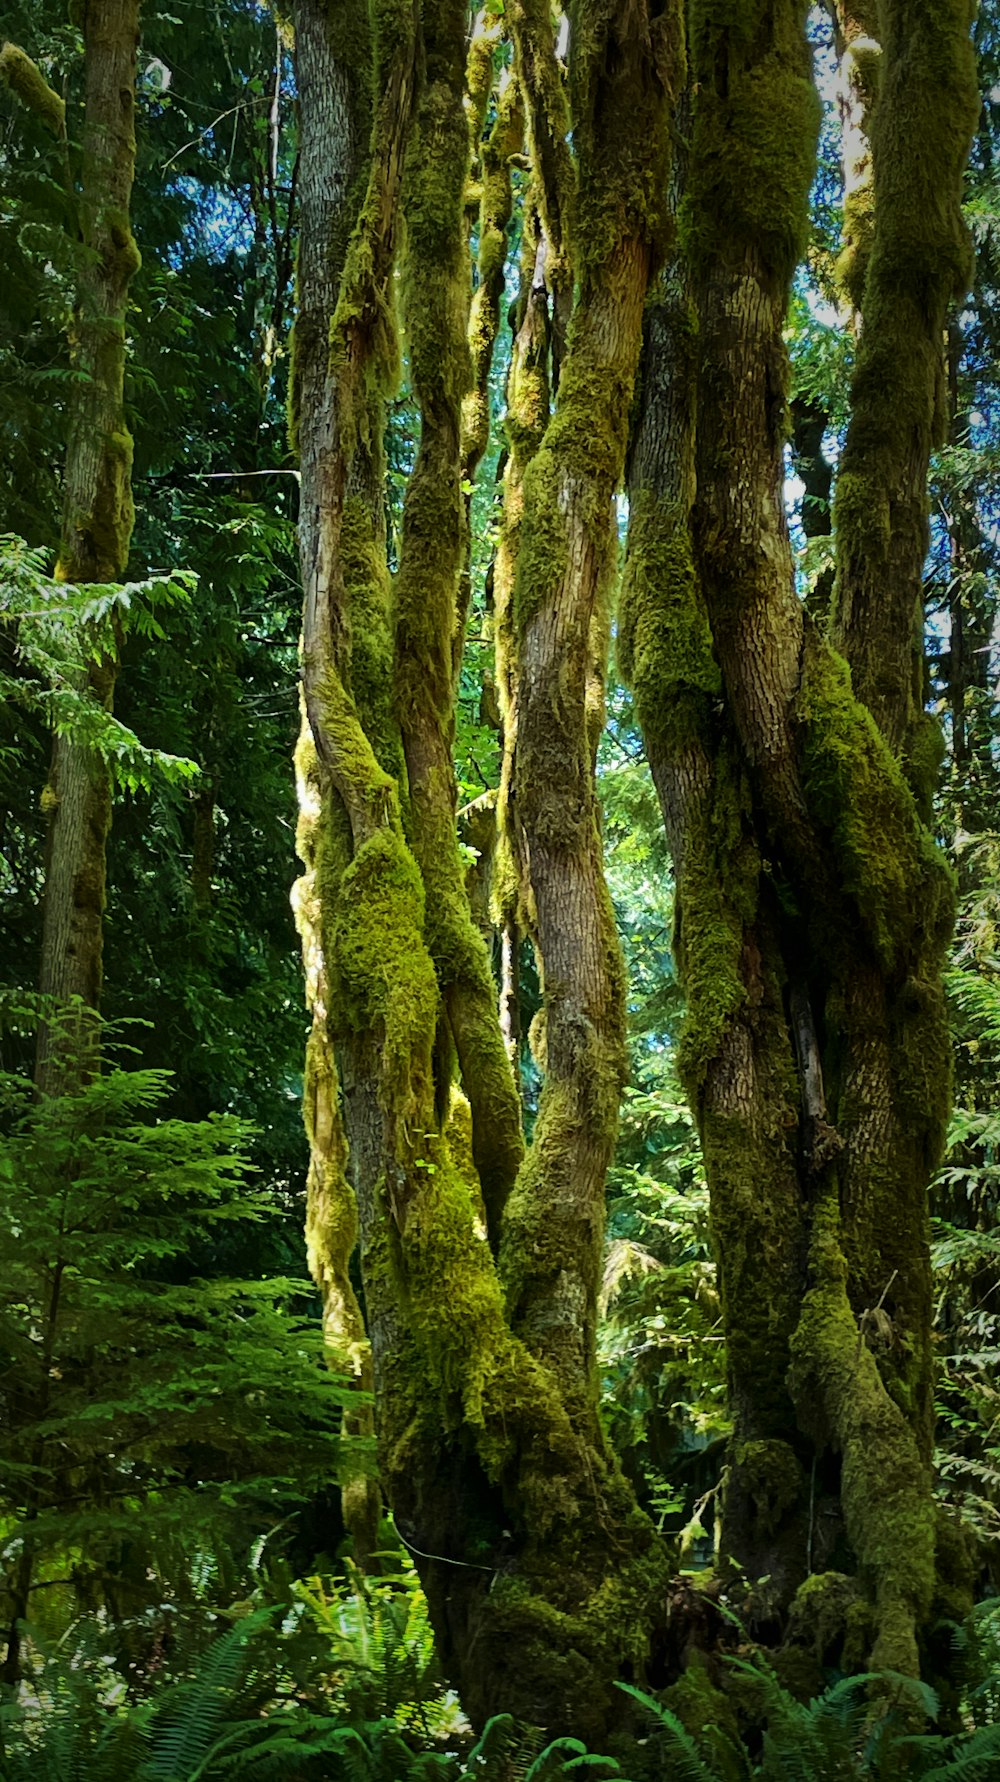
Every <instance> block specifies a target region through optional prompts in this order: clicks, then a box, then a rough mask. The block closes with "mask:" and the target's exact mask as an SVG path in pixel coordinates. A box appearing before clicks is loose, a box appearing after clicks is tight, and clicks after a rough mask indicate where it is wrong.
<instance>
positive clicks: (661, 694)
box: [618, 490, 722, 748]
mask: <svg viewBox="0 0 1000 1782" xmlns="http://www.w3.org/2000/svg"><path fill="white" fill-rule="evenodd" d="M618 656H619V662H620V664H621V669H622V673H623V675H624V677H625V679H626V680H627V682H628V684H629V685H630V686H631V687H632V688H633V690H634V692H635V697H636V712H637V715H638V718H639V722H640V724H641V726H642V732H643V736H644V737H645V738H646V739H647V742H648V743H650V744H651V745H652V746H653V747H654V748H656V747H657V746H660V747H663V748H671V747H680V746H682V745H683V744H684V743H685V742H686V741H687V740H688V739H689V738H690V736H691V735H692V734H697V733H698V731H699V730H700V729H701V727H702V722H703V720H702V716H701V714H702V712H703V710H704V702H705V699H706V698H718V696H719V695H720V694H721V691H722V680H721V676H720V674H719V667H718V664H717V662H716V660H715V655H714V652H713V648H712V634H711V629H710V627H709V623H708V614H707V613H706V611H705V605H704V601H703V599H702V597H701V589H700V586H699V582H698V573H697V570H696V568H695V563H694V555H693V551H692V546H691V537H690V533H689V530H688V526H687V519H686V515H685V514H684V512H683V510H682V509H681V508H680V507H679V505H678V504H676V503H674V502H671V501H669V500H658V499H657V498H656V496H655V495H654V494H653V492H652V491H651V490H641V491H639V492H637V494H636V495H635V496H634V498H633V499H632V502H631V506H630V512H629V544H628V559H627V562H626V567H625V575H624V578H623V582H622V591H621V601H620V609H619V628H618Z"/></svg>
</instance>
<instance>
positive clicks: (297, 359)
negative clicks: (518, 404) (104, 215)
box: [291, 0, 380, 1569]
mask: <svg viewBox="0 0 1000 1782" xmlns="http://www.w3.org/2000/svg"><path fill="white" fill-rule="evenodd" d="M369 38H370V26H369V19H368V9H367V6H366V5H365V4H363V0H359V3H357V4H355V5H353V6H333V5H331V4H329V3H328V0H298V4H297V6H296V9H295V70H296V81H297V86H298V94H299V107H300V115H301V117H302V118H303V120H304V121H305V125H306V127H305V128H303V130H302V141H301V152H300V157H299V179H298V193H299V219H300V221H299V237H300V244H299V257H298V268H297V280H296V297H297V314H296V321H295V332H294V340H293V385H292V402H291V409H292V417H291V418H292V434H293V440H294V443H296V444H297V445H298V448H299V453H300V462H301V480H300V487H301V503H300V511H299V548H300V554H301V561H302V566H303V577H304V580H305V581H306V585H307V586H309V587H310V588H311V586H312V583H313V582H314V581H315V579H316V578H318V577H321V576H322V575H324V573H326V570H325V566H326V564H327V563H328V562H329V558H330V552H331V546H330V544H329V542H328V539H327V536H326V532H327V525H328V521H327V515H328V513H329V510H330V507H331V506H332V504H333V502H334V501H335V500H336V498H337V497H336V487H335V483H334V482H333V481H332V479H334V478H335V477H336V475H337V454H336V441H337V415H336V409H335V394H334V388H335V387H334V382H333V379H332V376H331V369H330V363H329V359H330V325H331V323H332V320H333V315H334V311H335V309H336V306H337V293H338V290H339V286H340V279H341V275H342V273H343V268H344V259H345V255H346V251H347V242H348V238H349V236H350V233H351V229H352V227H353V222H354V216H355V214H356V210H357V199H358V191H359V189H363V180H364V175H365V170H366V162H367V153H368V137H369V133H370V129H371V90H370V80H366V79H364V78H363V71H364V68H365V61H366V52H367V51H368V50H369ZM351 52H353V55H352V53H351ZM352 71H353V72H354V78H353V79H352V78H351V76H352ZM379 497H380V492H376V501H377V500H378V499H379ZM358 499H360V500H363V499H364V498H363V494H359V495H358ZM375 522H377V514H376V516H375ZM333 548H336V547H333ZM296 774H297V782H298V801H299V822H298V829H297V834H296V846H297V848H298V852H299V855H300V858H301V860H302V863H303V867H304V869H305V870H304V872H303V875H302V877H301V878H300V879H299V881H298V883H297V884H296V886H295V890H294V895H293V903H294V907H295V917H296V923H297V926H298V929H299V934H300V938H301V941H302V960H303V969H304V974H305V982H306V999H307V1004H308V1007H309V1012H310V1015H311V1018H312V1024H311V1030H310V1035H309V1040H308V1044H307V1051H306V1070H305V1086H304V1096H303V1111H304V1116H305V1125H306V1133H307V1137H308V1140H309V1174H308V1179H307V1184H306V1240H307V1251H308V1259H309V1267H310V1270H311V1272H312V1275H313V1278H314V1279H315V1281H316V1283H317V1285H318V1286H319V1288H320V1291H321V1293H322V1295H323V1324H324V1334H325V1338H326V1344H327V1349H328V1352H329V1355H330V1358H331V1361H332V1362H333V1363H334V1364H335V1365H338V1366H339V1367H341V1368H343V1369H345V1370H347V1371H348V1372H349V1373H352V1374H353V1376H354V1378H355V1379H356V1381H357V1384H358V1387H359V1389H360V1391H361V1393H363V1394H365V1395H366V1399H367V1395H369V1394H370V1393H371V1391H372V1387H373V1376H372V1360H371V1348H370V1345H369V1342H368V1339H367V1334H366V1331H365V1324H364V1317H363V1314H362V1311H361V1307H360V1305H359V1303H358V1298H357V1294H356V1293H355V1290H354V1285H353V1283H352V1281H351V1274H350V1263H351V1255H352V1252H353V1250H354V1246H355V1244H356V1243H357V1235H358V1219H357V1205H356V1200H355V1194H354V1190H353V1187H352V1185H351V1183H350V1181H349V1178H348V1174H347V1156H348V1148H347V1137H346V1123H345V1117H344V1113H343V1111H342V1108H341V1105H340V1099H339V1082H338V1075H337V1065H336V1059H335V1055H334V1038H335V1034H336V1014H335V1011H334V1010H333V1009H332V1008H331V1002H330V979H329V973H328V971H327V965H326V957H325V951H324V937H323V924H322V907H321V901H320V893H319V875H320V873H321V872H322V870H323V865H324V853H326V854H327V855H328V854H329V851H330V849H331V846H333V845H335V844H334V843H333V841H332V837H331V836H330V835H329V832H331V831H332V832H334V834H336V832H337V831H338V830H340V831H342V829H343V822H344V819H343V812H342V806H341V804H340V801H339V798H338V795H337V792H336V790H335V788H334V787H333V785H332V783H331V780H330V776H329V773H328V772H325V771H324V770H323V767H322V765H321V762H320V758H319V756H318V754H317V751H316V747H315V744H314V741H313V736H312V731H311V729H310V724H309V719H308V716H307V714H306V713H305V711H303V716H302V728H301V732H300V736H299V744H298V748H297V751H296ZM348 1427H349V1429H350V1431H351V1433H353V1434H355V1435H368V1436H370V1435H371V1434H372V1431H373V1427H374V1424H373V1415H372V1410H371V1406H370V1403H368V1402H366V1400H363V1401H362V1402H361V1404H360V1407H359V1410H358V1411H357V1413H354V1414H352V1415H351V1416H350V1417H349V1418H348ZM341 1501H342V1506H343V1513H344V1525H345V1527H346V1529H347V1531H348V1533H349V1534H350V1535H351V1537H352V1541H353V1547H354V1558H355V1560H356V1562H357V1563H358V1564H359V1565H361V1566H362V1567H363V1568H366V1569H367V1568H369V1567H370V1566H371V1565H372V1564H373V1555H374V1553H375V1552H376V1550H377V1547H378V1525H379V1514H380V1496H379V1489H378V1485H377V1482H376V1480H375V1479H374V1478H372V1477H369V1476H365V1475H359V1476H358V1477H356V1478H352V1479H348V1480H347V1481H346V1482H345V1484H344V1486H343V1488H342V1491H341Z"/></svg>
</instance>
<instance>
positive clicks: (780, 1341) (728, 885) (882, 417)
mask: <svg viewBox="0 0 1000 1782" xmlns="http://www.w3.org/2000/svg"><path fill="white" fill-rule="evenodd" d="M804 14H805V7H804V6H802V5H799V4H797V3H796V0H785V3H784V4H780V5H778V6H777V7H774V6H764V5H756V4H748V5H746V6H745V7H744V8H743V9H742V16H741V18H740V22H739V27H738V28H737V26H736V24H735V23H734V24H732V25H731V26H728V27H727V26H726V25H725V24H724V23H722V22H720V20H719V18H718V15H717V11H716V9H714V8H710V7H708V6H707V5H706V6H705V7H701V6H695V8H694V10H693V40H692V47H693V62H694V65H693V70H692V72H693V75H694V79H695V82H696V94H695V99H694V113H693V132H692V139H691V140H692V148H691V160H690V166H689V170H688V177H687V182H686V192H685V196H684V201H683V208H682V220H683V223H684V244H685V248H686V263H685V264H684V265H681V266H679V267H678V269H677V270H676V272H675V275H674V277H673V280H672V285H671V286H669V287H668V289H667V290H666V292H665V293H664V297H663V301H662V303H661V305H660V306H659V307H658V308H657V310H656V311H655V312H654V314H653V317H652V318H651V321H650V325H649V328H648V331H647V347H646V353H647V364H646V366H645V367H644V374H643V386H642V387H643V405H642V409H641V412H640V416H639V421H638V428H637V439H636V447H635V450H634V453H633V467H632V525H631V535H630V549H629V559H630V560H629V567H628V571H627V585H626V590H625V596H624V607H623V618H622V632H623V643H624V659H625V664H626V667H627V669H628V671H629V673H630V675H631V677H632V681H633V684H634V686H635V690H636V698H637V704H638V708H639V713H640V718H641V721H642V723H643V727H644V730H645V733H646V737H647V744H648V747H649V751H650V758H651V762H652V764H653V771H654V778H655V779H656V782H657V786H658V789H659V791H660V796H661V801H662V804H663V808H664V816H665V821H666V824H667V828H668V833H669V836H670V841H671V847H672V850H673V853H674V859H675V864H676V870H677V895H678V932H679V949H678V962H679V965H680V968H681V972H682V976H683V979H684V983H685V989H686V992H687V997H688V1023H687V1030H686V1034H685V1039H684V1044H683V1052H682V1056H683V1064H684V1071H685V1078H686V1082H687V1084H688V1088H689V1092H690V1094H691V1097H692V1102H693V1105H694V1107H695V1110H696V1113H697V1117H698V1122H699V1128H700V1131H701V1134H702V1141H703V1146H704V1150H705V1160H706V1167H707V1171H708V1177H709V1185H710V1190H711V1198H712V1220H713V1229H714V1234H715V1244H716V1249H717V1256H718V1263H719V1270H720V1281H721V1289H722V1299H723V1307H724V1314H725V1322H726V1333H727V1342H728V1355H729V1371H730V1390H731V1396H732V1410H733V1418H734V1434H733V1439H732V1444H731V1450H730V1467H729V1471H728V1475H727V1480H728V1482H727V1490H726V1503H725V1517H724V1531H723V1538H724V1544H725V1547H726V1550H727V1552H728V1553H729V1555H730V1556H731V1557H733V1558H735V1559H736V1560H737V1561H739V1562H740V1563H741V1564H742V1565H743V1566H744V1567H745V1568H746V1571H747V1573H748V1575H749V1580H750V1582H751V1584H753V1583H754V1581H755V1580H756V1579H758V1578H762V1579H765V1578H766V1587H764V1585H762V1586H760V1587H758V1589H757V1591H756V1594H755V1607H756V1611H757V1613H758V1615H761V1616H763V1617H764V1618H765V1619H766V1618H767V1617H768V1615H769V1614H771V1613H778V1612H781V1611H782V1610H783V1609H784V1608H785V1607H786V1606H787V1605H788V1603H789V1601H790V1598H791V1596H792V1594H793V1593H794V1592H795V1590H796V1588H797V1587H799V1586H807V1593H806V1594H804V1595H803V1597H802V1598H801V1599H800V1604H799V1610H800V1613H804V1612H805V1607H806V1605H807V1604H808V1603H812V1604H813V1605H814V1606H815V1602H816V1600H817V1595H818V1594H819V1591H820V1590H821V1588H822V1587H821V1586H819V1585H818V1580H817V1579H816V1577H815V1576H814V1574H820V1573H826V1572H829V1571H830V1570H832V1569H833V1568H834V1567H835V1566H836V1567H838V1568H840V1569H842V1568H843V1566H844V1564H845V1562H847V1561H848V1557H849V1556H850V1558H849V1563H850V1565H851V1567H853V1569H854V1570H855V1571H856V1572H857V1574H858V1577H859V1580H860V1583H861V1585H862V1587H863V1589H864V1592H865V1595H866V1598H867V1600H868V1602H869V1604H870V1614H871V1623H872V1635H873V1646H872V1662H873V1663H874V1664H876V1665H882V1666H887V1667H891V1668H895V1669H900V1670H908V1671H911V1672H913V1671H915V1670H916V1669H917V1663H918V1657H917V1643H916V1638H917V1633H918V1631H919V1629H920V1628H921V1627H922V1626H923V1625H924V1624H925V1622H926V1619H927V1616H928V1613H929V1610H930V1606H931V1600H932V1597H933V1593H934V1588H935V1571H934V1567H935V1551H934V1548H935V1528H934V1513H933V1504H932V1499H931V1492H930V1472H929V1459H930V1441H931V1406H932V1394H931V1372H930V1299H929V1279H930V1276H929V1258H928V1233H927V1211H926V1190H927V1182H928V1177H929V1173H930V1171H931V1170H932V1169H933V1167H934V1166H935V1163H936V1161H937V1158H938V1156H939V1154H940V1147H941V1144H942V1142H943V1134H944V1121H945V1117H946V1113H947V1103H948V1091H949V1067H948V1044H947V1027H946V1022H945V1018H944V1009H943V1000H942V995H941V985H940V969H941V964H942V960H943V956H944V950H945V947H946V944H947V938H948V934H949V931H950V922H951V907H952V899H951V892H950V886H949V881H948V875H947V871H946V869H945V867H944V865H943V863H942V862H941V861H940V859H939V857H938V855H937V852H936V849H935V847H934V843H933V838H932V835H931V833H930V831H929V829H928V828H927V826H926V825H927V822H928V820H929V815H930V813H929V793H930V784H931V779H932V774H933V760H934V758H935V757H934V752H933V751H934V745H933V743H932V742H931V740H930V736H929V729H930V728H932V727H931V726H930V720H928V719H927V718H926V717H925V715H924V713H923V710H922V701H921V695H922V679H921V674H920V663H919V648H920V631H919V617H918V612H917V602H918V598H919V593H920V574H921V567H922V559H923V554H924V549H925V542H926V477H927V467H928V456H929V451H930V445H931V439H932V426H933V415H934V408H935V400H936V391H937V389H938V387H939V383H940V377H941V342H942V331H943V325H944V314H945V304H946V302H947V299H948V297H949V296H950V294H951V293H952V291H953V290H955V288H956V287H957V286H959V285H960V284H961V281H962V279H963V278H964V276H965V265H966V263H965V246H964V234H963V231H962V226H961V218H960V211H959V199H960V189H961V171H962V165H963V163H964V152H965V148H966V146H967V139H968V133H969V132H970V131H971V126H972V122H973V115H974V114H973V111H972V106H973V104H974V95H975V83H974V81H973V80H972V78H971V56H970V52H969V48H968V38H967V30H966V25H967V20H966V8H965V6H964V4H963V0H956V4H955V5H953V6H951V7H945V8H943V9H942V8H940V7H936V8H933V7H928V6H917V7H910V8H908V9H906V18H907V24H906V26H905V28H904V25H903V23H902V17H903V12H902V9H901V8H898V7H895V6H893V5H892V4H889V5H887V6H886V7H884V8H883V9H882V16H883V20H884V24H885V32H884V42H883V52H882V53H883V76H882V85H881V89H880V92H879V96H878V101H877V104H876V106H875V110H874V123H873V139H872V155H873V161H874V176H875V183H876V187H877V190H878V193H879V201H878V210H877V212H876V215H875V219H874V235H873V239H872V244H871V251H870V257H869V259H868V264H867V269H866V275H865V279H864V290H863V302H862V325H861V331H860V347H859V359H858V370H857V374H856V378H855V385H854V392H853V403H854V407H853V418H852V423H851V429H850V433H849V437H848V441H847V445H846V447H845V450H844V453H843V456H842V459H841V466H840V475H839V479H838V490H837V503H836V519H837V535H838V536H837V546H838V565H839V568H838V583H837V593H836V606H835V615H834V621H833V637H834V641H835V643H836V645H837V648H838V649H839V650H840V651H841V652H842V653H843V657H846V658H847V661H846V662H845V661H844V660H843V659H842V656H838V655H837V654H836V653H835V651H834V650H833V649H832V648H831V647H830V646H829V645H828V644H827V643H826V642H825V641H824V640H823V638H822V637H821V635H820V634H819V632H818V631H817V629H816V628H815V626H814V625H813V624H812V623H811V622H810V621H809V619H808V617H807V616H806V615H805V614H804V612H803V609H802V607H801V605H800V603H799V601H798V599H797V597H796V593H795V586H794V579H793V574H792V563H791V555H790V550H789V543H788V533H787V526H786V522H785V515H784V503H783V466H782V454H783V443H784V440H783V434H784V412H785V410H784V391H785V365H784V353H783V348H782V343H781V328H782V324H783V320H784V313H785V306H786V302H787V295H788V289H789V284H790V279H791V276H792V273H793V271H794V268H795V262H796V259H797V255H798V251H799V247H800V243H801V240H802V236H803V231H804V225H805V220H806V215H807V209H806V206H807V199H808V191H809V182H810V178H811V165H812V143H813V137H814V131H815V113H814V107H813V100H812V96H811V93H810V89H809V81H808V62H807V48H806V43H805V39H804V30H803V27H804ZM932 15H933V17H932ZM944 15H947V16H944ZM942 57H945V58H946V59H947V66H948V70H949V78H948V79H947V80H945V79H944V77H943V74H942ZM932 84H933V93H932V92H931V86H932ZM917 112H919V113H920V115H922V116H924V115H926V118H927V120H928V127H932V128H933V130H934V132H935V141H936V142H937V143H938V144H939V147H940V153H938V154H935V155H934V156H931V157H928V156H927V155H926V154H924V152H923V150H920V151H919V154H918V149H917V142H916V137H915V135H914V133H913V132H912V130H911V129H910V128H909V126H908V125H907V122H906V120H907V119H909V118H911V117H912V116H913V115H915V114H916V113H917ZM768 115H770V116H774V117H780V118H781V119H782V120H783V123H782V129H781V131H780V132H775V133H774V135H773V136H771V135H769V134H768V133H767V132H766V131H764V130H763V129H762V128H761V127H760V126H761V120H762V119H763V118H764V117H765V116H768ZM917 159H919V161H920V165H919V167H917V166H916V165H915V163H916V161H917ZM903 164H905V170H904V166H903ZM904 194H905V196H904ZM765 207H766V208H765ZM672 366H677V367H679V368H680V371H679V375H678V377H677V378H676V379H675V380H674V382H673V384H672V385H671V386H670V387H672V388H674V389H675V390H676V391H677V392H679V393H678V394H676V395H674V396H672V397H671V396H668V397H667V400H666V401H665V402H664V401H662V392H663V390H664V387H665V385H670V380H671V367H672ZM684 391H687V392H688V394H687V396H686V397H685V396H684V394H683V392H684ZM658 393H659V394H660V395H661V401H660V403H659V405H657V394H658ZM737 466H738V474H734V467H737ZM852 673H853V688H852V678H851V677H852ZM720 696H721V697H720ZM873 720H874V721H873ZM840 1530H842V1531H843V1532H842V1534H839V1533H838V1531H840ZM807 1581H808V1582H807Z"/></svg>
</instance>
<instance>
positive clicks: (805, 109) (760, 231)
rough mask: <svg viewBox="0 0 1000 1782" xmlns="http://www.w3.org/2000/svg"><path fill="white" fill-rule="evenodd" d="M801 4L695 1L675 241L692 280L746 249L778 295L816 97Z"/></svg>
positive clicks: (798, 209) (804, 203) (811, 146)
mask: <svg viewBox="0 0 1000 1782" xmlns="http://www.w3.org/2000/svg"><path fill="white" fill-rule="evenodd" d="M806 10H807V8H806V5H805V3H804V0H778V4H777V5H767V6H765V5H764V4H763V3H762V0H753V3H751V4H750V5H739V4H737V3H736V0H695V3H694V5H693V6H692V8H691V46H690V51H689V55H690V59H691V63H692V68H693V73H694V78H695V81H696V83H697V85H696V100H695V108H694V127H693V139H692V152H691V161H690V178H689V183H688V189H687V192H686V194H685V198H684V203H683V206H682V211H681V217H680V228H681V238H682V242H683V245H684V247H685V250H686V252H687V254H688V255H689V258H690V261H691V265H692V268H693V270H694V272H695V274H696V275H697V274H698V273H699V272H700V271H702V270H704V268H705V267H706V266H707V265H708V263H709V262H710V261H713V260H716V259H721V260H722V261H723V262H724V263H729V264H732V263H737V262H739V261H740V260H742V259H743V257H744V256H745V254H746V253H747V251H748V250H749V251H751V252H753V253H754V255H755V256H758V257H759V259H760V261H761V263H762V266H763V270H764V273H765V275H766V276H767V277H768V278H769V279H771V280H773V282H774V285H775V288H776V289H781V290H784V288H785V287H786V286H787V282H788V280H789V278H790V277H791V274H792V272H793V271H794V269H795V266H796V264H797V263H798V260H799V259H800V257H801V254H802V251H803V248H804V246H805V241H806V235H807V231H808V225H809V203H808V201H809V190H810V186H811V184H812V176H813V169H814V165H815V146H816V137H817V132H818V128H819V101H818V99H817V96H816V93H815V89H814V87H813V83H812V77H811V69H810V63H809V50H808V45H807V43H806V38H805V31H804V24H805V14H806Z"/></svg>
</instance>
